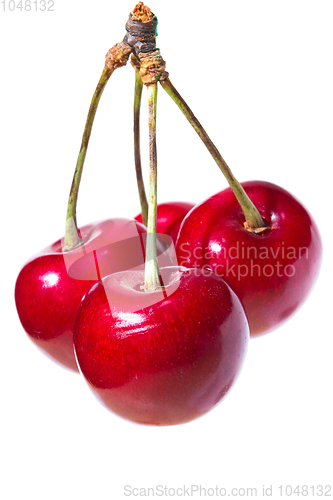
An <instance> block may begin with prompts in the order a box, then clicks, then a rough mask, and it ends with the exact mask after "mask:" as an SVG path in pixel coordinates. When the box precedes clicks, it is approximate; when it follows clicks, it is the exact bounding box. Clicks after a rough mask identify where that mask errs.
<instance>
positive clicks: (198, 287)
mask: <svg viewBox="0 0 333 500" xmlns="http://www.w3.org/2000/svg"><path fill="white" fill-rule="evenodd" d="M160 273H161V276H162V280H163V283H164V287H163V288H160V289H157V290H156V291H154V292H144V291H143V290H142V289H141V288H140V287H141V285H142V284H143V283H144V272H143V271H128V272H121V273H117V274H114V275H112V276H109V277H106V278H104V279H103V280H101V281H100V282H98V283H96V284H95V285H93V286H92V287H91V288H90V290H89V291H88V292H87V294H86V295H85V297H84V299H83V301H82V302H81V304H80V307H79V309H78V314H77V318H76V321H75V327H74V346H75V352H76V356H77V361H78V364H79V367H80V370H81V372H82V374H83V375H84V377H85V379H86V380H87V382H88V385H89V386H90V388H91V389H92V391H93V393H94V394H95V396H96V397H97V398H98V399H99V400H100V402H102V403H103V404H104V405H105V406H106V408H108V409H109V410H111V411H112V412H114V413H115V414H117V415H119V416H121V417H123V418H125V419H128V420H131V421H133V422H136V423H140V424H148V425H176V424H182V423H185V422H188V421H190V420H193V419H195V418H197V417H199V416H201V415H203V414H205V413H206V412H208V411H209V410H210V409H212V408H213V407H214V406H215V405H216V404H217V403H218V402H219V401H220V400H221V399H222V398H223V397H224V396H225V395H226V393H227V392H228V391H229V389H230V387H231V386H232V385H233V383H234V381H235V378H236V377H237V375H238V373H239V371H240V368H241V365H242V362H243V358H244V355H245V352H246V348H247V342H248V324H247V320H246V316H245V313H244V310H243V307H242V306H241V304H240V301H239V300H238V298H237V297H236V295H235V294H234V293H233V292H232V291H231V289H230V288H229V287H228V285H227V284H226V283H225V282H224V281H223V280H222V279H221V278H219V277H217V276H215V275H211V276H208V277H206V276H205V275H204V273H203V271H202V270H192V269H190V270H188V269H185V268H180V267H169V268H164V269H160Z"/></svg>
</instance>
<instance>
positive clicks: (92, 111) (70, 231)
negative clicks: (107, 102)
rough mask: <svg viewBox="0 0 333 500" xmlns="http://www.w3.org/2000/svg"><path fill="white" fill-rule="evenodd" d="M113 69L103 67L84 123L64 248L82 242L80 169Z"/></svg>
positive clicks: (68, 248) (68, 210)
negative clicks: (79, 215) (77, 216)
mask: <svg viewBox="0 0 333 500" xmlns="http://www.w3.org/2000/svg"><path fill="white" fill-rule="evenodd" d="M113 71H114V69H110V68H108V67H107V66H105V67H104V69H103V73H102V76H101V78H100V80H99V82H98V84H97V87H96V90H95V93H94V95H93V98H92V100H91V104H90V108H89V112H88V116H87V121H86V125H85V128H84V132H83V137H82V143H81V147H80V152H79V156H78V159H77V163H76V168H75V172H74V177H73V182H72V187H71V190H70V193H69V200H68V206H67V217H66V228H65V247H64V249H65V250H70V249H72V248H74V247H76V246H78V245H80V244H81V243H82V240H81V239H80V237H79V234H78V228H77V221H76V205H77V196H78V192H79V187H80V181H81V176H82V170H83V165H84V160H85V157H86V153H87V149H88V144H89V139H90V134H91V129H92V126H93V123H94V118H95V115H96V111H97V107H98V103H99V101H100V98H101V96H102V93H103V90H104V89H105V86H106V84H107V82H108V80H109V78H110V76H111V75H112V73H113Z"/></svg>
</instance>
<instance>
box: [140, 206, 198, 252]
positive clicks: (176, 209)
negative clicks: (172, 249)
mask: <svg viewBox="0 0 333 500" xmlns="http://www.w3.org/2000/svg"><path fill="white" fill-rule="evenodd" d="M193 207H194V204H193V203H185V202H182V201H172V202H169V203H160V204H159V205H157V222H156V232H157V233H160V234H168V235H169V236H171V238H172V240H173V241H174V242H175V243H176V240H177V236H178V233H179V228H180V225H181V223H182V222H183V219H184V217H185V215H186V214H187V213H188V212H189V211H190V210H191V209H192V208H193ZM135 220H137V221H138V222H141V224H142V223H143V221H142V215H141V214H139V215H137V216H136V217H135Z"/></svg>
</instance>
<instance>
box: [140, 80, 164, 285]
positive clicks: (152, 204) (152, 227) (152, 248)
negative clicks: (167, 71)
mask: <svg viewBox="0 0 333 500" xmlns="http://www.w3.org/2000/svg"><path fill="white" fill-rule="evenodd" d="M147 93H148V126H149V203H148V234H147V245H146V264H145V286H144V288H145V291H146V292H152V291H154V290H156V288H158V287H159V286H161V284H160V279H159V269H158V262H157V255H156V215H157V151H156V104H157V83H153V84H151V85H148V87H147Z"/></svg>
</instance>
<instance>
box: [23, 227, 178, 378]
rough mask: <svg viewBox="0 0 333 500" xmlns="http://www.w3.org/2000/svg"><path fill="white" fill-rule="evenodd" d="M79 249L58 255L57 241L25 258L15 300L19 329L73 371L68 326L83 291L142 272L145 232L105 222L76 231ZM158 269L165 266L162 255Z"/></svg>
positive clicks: (141, 229)
mask: <svg viewBox="0 0 333 500" xmlns="http://www.w3.org/2000/svg"><path fill="white" fill-rule="evenodd" d="M80 232H81V237H82V238H83V239H84V245H82V246H81V247H79V248H78V249H77V250H73V251H70V252H65V253H63V252H62V243H61V240H58V241H57V242H56V243H54V244H53V245H50V246H48V247H47V248H45V249H44V250H42V251H41V252H40V253H39V254H37V255H36V256H34V257H33V258H32V259H30V260H29V261H28V262H27V263H26V264H25V265H24V267H23V268H22V270H21V271H20V274H19V276H18V278H17V281H16V287H15V301H16V307H17V311H18V314H19V317H20V320H21V323H22V325H23V328H24V329H25V331H26V332H27V334H28V335H29V337H30V338H31V340H32V341H33V342H34V343H35V344H36V345H37V346H38V347H40V348H41V349H42V350H43V351H44V352H45V353H46V354H48V355H49V356H51V357H52V358H53V359H54V360H56V361H58V362H59V363H61V364H62V365H64V366H66V367H67V368H71V369H73V370H77V365H76V361H75V357H74V350H73V324H74V319H75V315H76V311H77V307H78V305H79V303H80V301H81V299H82V297H83V295H84V294H85V292H86V291H87V290H88V289H89V288H90V287H91V285H92V284H93V283H95V282H96V280H98V279H99V278H100V277H103V276H106V275H108V274H111V273H113V272H118V271H122V270H127V269H132V268H134V269H142V268H143V266H144V247H145V237H146V228H145V227H144V226H143V225H142V224H139V223H138V222H136V221H134V220H128V219H109V220H106V221H102V222H96V223H94V224H91V225H87V226H84V227H83V228H82V229H81V231H80ZM158 249H159V254H160V256H159V262H160V264H161V265H170V260H169V258H168V255H165V254H161V253H162V252H163V249H162V248H161V247H160V246H158Z"/></svg>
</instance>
